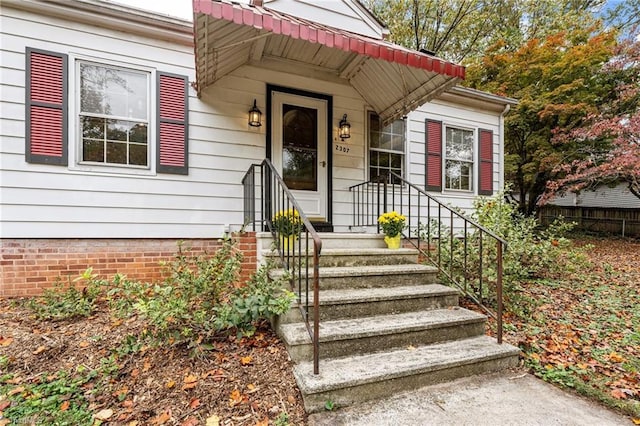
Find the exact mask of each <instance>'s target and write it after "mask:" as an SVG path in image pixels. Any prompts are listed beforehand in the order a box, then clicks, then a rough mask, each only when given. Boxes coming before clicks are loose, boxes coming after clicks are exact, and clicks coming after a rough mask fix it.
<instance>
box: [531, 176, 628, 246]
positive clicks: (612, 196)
mask: <svg viewBox="0 0 640 426" xmlns="http://www.w3.org/2000/svg"><path fill="white" fill-rule="evenodd" d="M538 215H539V216H540V219H541V222H542V223H544V224H547V223H550V222H551V221H553V220H554V219H556V218H558V217H559V216H562V217H564V218H565V219H566V220H568V221H572V222H575V223H576V224H577V225H576V228H577V229H580V230H584V231H595V232H607V233H611V234H617V235H622V236H636V237H637V236H640V198H638V197H636V196H635V195H633V194H632V193H631V192H630V191H629V189H628V187H627V184H625V183H620V184H618V185H614V186H608V185H600V186H599V187H597V188H595V189H594V190H583V191H581V192H579V193H573V192H568V193H565V194H563V195H561V196H557V197H555V198H553V199H552V200H550V201H549V202H548V203H547V204H545V205H544V206H542V207H540V208H539V210H538Z"/></svg>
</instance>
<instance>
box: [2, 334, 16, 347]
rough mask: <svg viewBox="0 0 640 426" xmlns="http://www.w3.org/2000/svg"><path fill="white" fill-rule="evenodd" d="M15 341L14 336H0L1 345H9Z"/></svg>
mask: <svg viewBox="0 0 640 426" xmlns="http://www.w3.org/2000/svg"><path fill="white" fill-rule="evenodd" d="M12 342H13V337H4V336H0V346H9V345H10V344H11V343H12Z"/></svg>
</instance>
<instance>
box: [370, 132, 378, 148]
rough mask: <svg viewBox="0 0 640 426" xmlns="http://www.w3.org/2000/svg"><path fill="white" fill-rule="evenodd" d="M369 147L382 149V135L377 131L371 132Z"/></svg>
mask: <svg viewBox="0 0 640 426" xmlns="http://www.w3.org/2000/svg"><path fill="white" fill-rule="evenodd" d="M369 146H370V147H371V148H380V133H379V132H376V131H372V132H371V136H370V140H369Z"/></svg>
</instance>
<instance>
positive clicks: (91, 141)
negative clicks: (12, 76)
mask: <svg viewBox="0 0 640 426" xmlns="http://www.w3.org/2000/svg"><path fill="white" fill-rule="evenodd" d="M25 57H26V63H25V71H26V72H25V77H26V78H25V87H26V99H25V101H26V102H25V113H26V117H25V118H26V120H25V124H26V128H25V135H26V138H25V142H26V143H25V159H26V161H27V162H29V163H40V164H49V165H58V166H68V164H69V158H68V157H69V156H70V155H71V154H70V150H69V143H70V140H69V139H70V138H71V137H72V136H71V134H75V135H77V136H76V137H75V138H74V141H73V142H75V143H76V145H75V146H76V147H77V148H76V149H75V150H73V151H75V152H76V155H75V156H74V158H73V159H72V162H74V163H75V162H76V161H77V162H78V163H79V164H83V165H89V166H93V165H107V166H110V167H111V168H116V167H117V168H119V170H121V169H128V170H132V169H146V170H147V172H145V173H149V171H152V170H153V169H154V167H153V164H154V162H155V170H154V171H155V172H156V173H170V174H181V175H186V174H188V173H189V122H188V111H189V91H188V84H189V79H188V77H187V76H185V75H179V74H173V73H168V72H164V71H160V70H155V71H153V70H149V69H147V70H142V69H134V68H128V67H126V66H115V65H112V64H104V63H95V62H91V61H89V60H77V61H76V62H74V66H75V68H74V69H75V72H74V73H73V76H69V64H68V62H69V61H70V59H69V56H68V55H67V54H66V53H59V52H51V51H46V50H41V49H36V48H31V47H27V48H26V55H25ZM152 87H154V88H155V90H154V93H152V92H151V90H152V89H151V88H152ZM72 94H77V98H76V99H75V102H76V106H75V109H73V108H69V102H70V101H73V95H72ZM70 110H74V111H75V112H74V114H75V116H74V117H69V111H70ZM70 123H71V125H72V126H73V128H75V129H76V130H75V132H69V124H70ZM152 125H153V128H151V126H152ZM152 144H153V149H150V146H151V145H152ZM152 154H153V157H152ZM105 170H106V169H105ZM135 173H138V171H135Z"/></svg>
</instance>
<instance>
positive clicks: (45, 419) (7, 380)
mask: <svg viewBox="0 0 640 426" xmlns="http://www.w3.org/2000/svg"><path fill="white" fill-rule="evenodd" d="M102 361H103V367H102V368H100V369H99V370H87V369H86V368H84V367H78V368H76V369H75V370H74V371H67V370H60V371H58V372H56V373H53V374H48V373H43V374H39V375H37V376H35V378H34V379H33V380H31V381H29V382H28V383H16V380H15V378H14V377H13V376H12V375H6V376H3V377H2V378H0V395H4V398H7V400H8V401H9V402H10V405H9V406H8V407H7V408H5V409H4V410H3V414H2V415H3V416H4V418H6V419H8V420H11V421H12V422H13V424H43V425H44V424H47V425H92V424H94V419H93V412H92V411H91V408H90V403H89V397H90V396H91V395H93V394H96V393H99V392H100V391H101V390H102V389H104V386H105V385H106V384H107V383H108V382H109V380H110V377H111V376H112V375H114V374H116V372H117V371H118V367H117V364H115V361H114V360H113V359H111V360H110V359H107V358H104V359H103V360H102ZM114 365H115V367H114Z"/></svg>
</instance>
